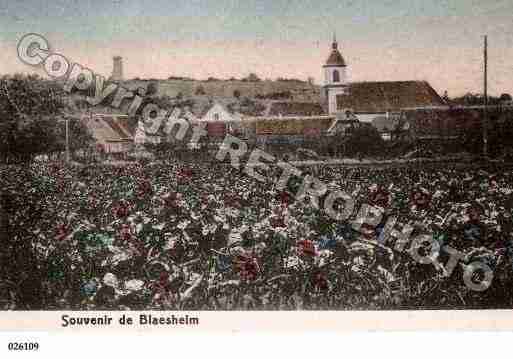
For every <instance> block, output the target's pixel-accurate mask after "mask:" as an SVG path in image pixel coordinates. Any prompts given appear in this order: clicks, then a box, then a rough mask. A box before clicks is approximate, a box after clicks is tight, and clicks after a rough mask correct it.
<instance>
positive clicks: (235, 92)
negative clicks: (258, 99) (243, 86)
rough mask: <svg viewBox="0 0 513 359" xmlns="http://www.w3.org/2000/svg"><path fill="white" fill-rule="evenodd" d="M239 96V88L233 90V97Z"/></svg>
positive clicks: (237, 97)
mask: <svg viewBox="0 0 513 359" xmlns="http://www.w3.org/2000/svg"><path fill="white" fill-rule="evenodd" d="M240 96H241V93H240V91H239V90H233V97H235V98H236V99H239V98H240Z"/></svg>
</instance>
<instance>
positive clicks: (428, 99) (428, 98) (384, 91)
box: [337, 81, 445, 113]
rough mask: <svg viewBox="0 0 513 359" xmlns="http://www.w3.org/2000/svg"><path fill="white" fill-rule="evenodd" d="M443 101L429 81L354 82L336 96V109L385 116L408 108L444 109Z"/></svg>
mask: <svg viewBox="0 0 513 359" xmlns="http://www.w3.org/2000/svg"><path fill="white" fill-rule="evenodd" d="M443 105H445V102H444V100H443V99H442V98H441V97H440V96H439V95H438V94H437V93H436V91H435V90H434V89H433V88H432V87H431V85H430V84H429V83H428V82H426V81H389V82H353V83H350V84H348V88H347V94H344V95H338V96H337V110H343V109H346V108H350V109H352V110H353V111H354V112H359V113H385V112H388V111H399V110H401V109H404V108H409V107H428V106H443Z"/></svg>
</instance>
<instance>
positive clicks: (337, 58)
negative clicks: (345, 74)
mask: <svg viewBox="0 0 513 359" xmlns="http://www.w3.org/2000/svg"><path fill="white" fill-rule="evenodd" d="M331 47H332V50H331V54H330V57H328V60H326V65H324V66H347V65H346V62H345V60H344V58H343V57H342V54H341V53H340V51H338V43H337V40H335V39H334V40H333V44H332V45H331Z"/></svg>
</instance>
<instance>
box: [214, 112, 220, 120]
mask: <svg viewBox="0 0 513 359" xmlns="http://www.w3.org/2000/svg"><path fill="white" fill-rule="evenodd" d="M214 120H216V121H219V114H218V113H214Z"/></svg>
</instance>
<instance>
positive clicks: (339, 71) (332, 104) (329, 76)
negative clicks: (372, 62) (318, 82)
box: [323, 36, 347, 114]
mask: <svg viewBox="0 0 513 359" xmlns="http://www.w3.org/2000/svg"><path fill="white" fill-rule="evenodd" d="M346 68H347V65H346V62H345V61H344V58H343V57H342V54H341V53H340V51H339V50H338V43H337V39H336V37H335V36H333V43H332V44H331V54H330V56H329V57H328V60H327V61H326V64H325V65H324V66H323V70H324V91H325V93H326V99H327V101H328V112H329V113H330V114H333V113H335V112H337V95H342V94H344V93H345V91H346V87H347V73H346Z"/></svg>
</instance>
